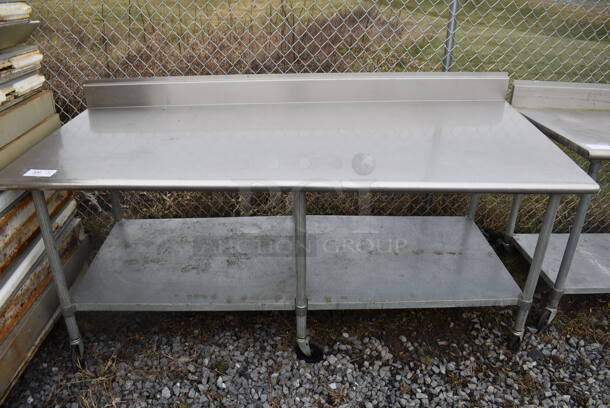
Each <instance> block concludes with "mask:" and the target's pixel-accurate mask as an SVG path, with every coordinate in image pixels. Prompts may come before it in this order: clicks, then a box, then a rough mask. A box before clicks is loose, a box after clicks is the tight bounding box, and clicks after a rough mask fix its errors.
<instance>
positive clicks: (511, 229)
mask: <svg viewBox="0 0 610 408" xmlns="http://www.w3.org/2000/svg"><path fill="white" fill-rule="evenodd" d="M522 200H523V195H522V194H515V195H514V196H513V202H512V204H511V206H510V215H509V216H508V223H507V225H506V231H505V232H504V237H502V238H500V244H501V245H502V246H503V247H504V248H506V249H509V248H510V245H511V240H512V238H513V235H515V227H516V225H517V218H518V217H519V209H520V208H521V201H522Z"/></svg>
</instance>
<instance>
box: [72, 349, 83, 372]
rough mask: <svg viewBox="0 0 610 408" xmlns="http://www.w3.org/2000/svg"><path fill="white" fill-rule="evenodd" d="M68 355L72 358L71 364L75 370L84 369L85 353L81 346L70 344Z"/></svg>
mask: <svg viewBox="0 0 610 408" xmlns="http://www.w3.org/2000/svg"><path fill="white" fill-rule="evenodd" d="M70 356H71V358H72V365H73V366H74V368H76V369H77V370H83V369H85V354H84V352H83V350H82V347H81V346H79V345H72V346H70Z"/></svg>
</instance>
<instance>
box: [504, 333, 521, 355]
mask: <svg viewBox="0 0 610 408" xmlns="http://www.w3.org/2000/svg"><path fill="white" fill-rule="evenodd" d="M522 341H523V333H521V334H515V333H511V334H510V335H509V337H508V349H509V350H511V351H518V350H519V347H521V342H522Z"/></svg>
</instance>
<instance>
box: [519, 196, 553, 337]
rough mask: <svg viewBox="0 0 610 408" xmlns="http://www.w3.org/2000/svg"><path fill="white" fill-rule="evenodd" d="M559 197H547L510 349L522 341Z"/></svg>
mask: <svg viewBox="0 0 610 408" xmlns="http://www.w3.org/2000/svg"><path fill="white" fill-rule="evenodd" d="M560 200H561V195H559V194H552V195H551V196H550V197H549V203H548V205H547V207H546V212H545V213H544V220H543V221H542V228H541V229H540V235H538V242H537V243H536V250H535V251H534V256H533V258H532V263H531V265H530V269H529V272H528V273H527V280H526V281H525V287H524V288H523V293H522V294H521V299H520V300H519V311H518V312H517V318H516V319H515V327H514V328H513V331H512V336H511V339H510V348H512V349H517V348H518V347H519V345H520V344H521V340H523V333H524V331H525V321H526V319H527V315H528V314H529V311H530V308H531V307H532V300H533V298H534V291H535V290H536V285H537V284H538V278H539V277H540V270H541V268H542V261H543V260H544V255H545V253H546V249H547V247H548V245H549V240H550V238H551V233H552V232H553V224H554V222H555V216H556V215H557V209H558V208H559V201H560Z"/></svg>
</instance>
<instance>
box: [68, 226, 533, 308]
mask: <svg viewBox="0 0 610 408" xmlns="http://www.w3.org/2000/svg"><path fill="white" fill-rule="evenodd" d="M307 230H308V233H307V241H308V242H307V244H308V253H307V276H308V279H307V298H308V303H309V305H308V308H309V310H321V309H363V308H366V309H369V308H372V309H380V308H403V307H408V308H411V307H453V306H500V305H513V304H516V303H517V301H518V298H519V295H520V293H521V291H520V289H519V287H518V286H517V284H516V283H515V282H514V280H513V279H512V277H511V275H510V274H509V273H508V271H507V270H506V269H505V267H504V265H503V264H502V262H501V261H500V259H499V258H498V257H497V255H496V254H495V252H494V251H493V249H492V248H491V247H490V246H489V244H488V243H487V241H486V240H485V238H484V237H483V235H482V234H481V232H480V231H479V230H478V228H477V227H476V225H475V224H474V223H473V222H472V221H471V220H469V219H467V218H465V217H369V216H357V217H354V216H353V217H349V216H307ZM293 240H294V224H293V221H292V217H239V218H207V219H205V218H204V219H201V218H198V219H150V220H123V221H121V222H119V223H118V224H117V225H116V226H115V227H114V228H113V229H112V231H111V233H110V235H109V237H108V239H107V240H106V242H105V243H104V245H103V246H102V248H101V249H100V251H99V253H98V255H97V257H96V258H95V259H94V261H93V263H92V264H91V266H90V268H89V270H88V271H87V273H86V274H85V275H84V276H83V277H82V279H81V280H80V281H78V282H77V283H76V284H75V285H74V288H73V292H72V293H73V301H74V302H75V304H76V308H77V310H115V311H116V310H271V309H280V310H294V307H295V296H296V293H295V280H296V273H295V260H294V259H295V258H294V242H293Z"/></svg>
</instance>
